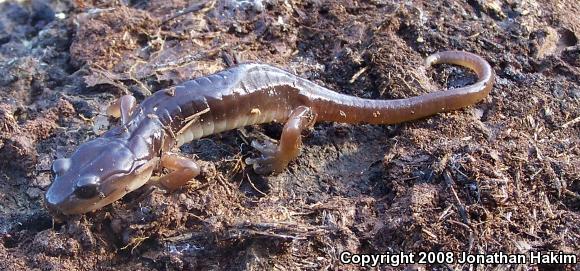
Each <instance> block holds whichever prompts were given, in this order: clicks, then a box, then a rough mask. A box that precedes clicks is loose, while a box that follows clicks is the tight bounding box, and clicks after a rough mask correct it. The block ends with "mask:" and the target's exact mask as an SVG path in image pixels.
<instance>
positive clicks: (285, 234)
mask: <svg viewBox="0 0 580 271" xmlns="http://www.w3.org/2000/svg"><path fill="white" fill-rule="evenodd" d="M578 14H580V4H578V2H577V1H575V0H553V1H538V2H536V1H533V0H522V1H515V0H491V1H483V0H470V1H459V0H446V1H412V2H411V1H389V0H386V1H382V0H368V1H353V0H331V1H321V0H304V1H299V0H298V1H294V0H286V1H281V0H264V1H260V0H254V1H234V0H217V1H201V2H189V3H188V2H186V1H182V0H171V1H160V0H153V1H147V0H125V1H83V0H77V1H73V2H69V1H67V0H53V1H45V0H32V1H3V0H0V270H191V269H194V270H206V269H212V270H264V269H265V270H272V269H276V270H298V269H302V270H351V269H358V268H359V267H357V266H356V265H342V264H341V263H340V262H339V255H340V253H341V252H343V251H350V252H353V253H387V252H390V253H398V252H415V253H417V252H419V251H433V252H439V251H455V252H459V251H465V252H469V253H473V254H475V253H494V252H499V251H501V252H504V253H528V252H529V251H547V250H554V251H561V252H565V253H576V254H578V251H580V225H579V224H580V223H579V221H580V136H579V134H580V124H579V123H580V106H579V105H580V45H579V44H578V38H579V37H580V17H579V16H578ZM448 49H458V50H465V51H470V52H474V53H477V54H480V55H481V56H483V57H484V58H485V59H487V60H488V61H489V62H490V64H491V65H492V66H493V68H494V70H495V72H496V74H497V79H496V82H495V87H494V88H493V90H492V92H491V94H490V96H489V97H488V98H487V99H486V100H485V101H483V102H480V103H478V104H477V105H475V106H473V107H470V108H466V109H463V110H459V111H456V112H452V113H446V114H438V115H436V116H433V117H430V118H427V119H423V120H419V121H414V122H410V123H404V124H400V125H391V126H386V125H385V126H381V125H346V124H340V123H321V124H318V125H316V127H315V128H314V129H313V130H312V131H311V132H309V133H308V134H306V135H305V136H304V139H305V140H304V141H305V146H304V149H303V151H302V154H301V155H300V157H299V158H298V159H297V161H295V162H294V163H292V164H291V165H290V167H289V168H288V170H286V171H285V172H284V173H282V174H279V175H276V176H265V177H262V176H258V175H256V174H254V173H253V171H252V169H251V168H250V167H248V166H246V165H245V164H244V163H243V160H244V158H246V157H250V156H253V155H256V151H255V150H253V149H252V148H251V147H249V145H248V144H247V143H248V142H250V141H251V140H252V139H254V138H259V137H262V136H264V135H266V136H271V137H274V138H276V137H278V136H279V135H280V125H275V124H271V125H261V126H254V127H246V128H244V129H240V130H236V131H230V132H226V133H222V134H219V135H215V136H211V137H208V138H204V139H201V140H197V141H195V142H192V143H191V144H186V145H185V146H183V147H182V148H181V151H182V153H184V154H186V155H188V156H191V157H194V158H195V159H197V160H198V161H200V162H201V163H202V164H203V165H204V166H203V174H202V176H201V177H199V178H197V179H196V180H195V181H194V182H192V183H191V184H190V185H189V186H188V187H186V188H184V189H182V190H179V191H176V192H174V193H169V194H165V193H162V192H160V191H157V190H153V191H151V190H147V189H140V190H138V191H135V192H133V193H131V194H129V195H128V196H126V197H125V198H123V199H122V200H121V201H119V202H116V203H114V204H112V205H111V206H108V207H106V208H103V209H101V210H99V211H96V212H94V213H90V214H87V215H84V216H78V217H73V218H71V219H69V220H67V221H65V222H57V221H53V220H52V218H51V217H50V215H49V214H48V213H47V211H46V209H44V207H43V203H42V202H43V200H42V199H43V195H44V192H45V191H46V189H47V187H48V186H49V185H50V182H51V179H52V175H51V171H50V167H51V163H52V161H53V160H54V159H56V158H60V157H67V156H68V155H70V154H71V152H72V151H74V149H75V148H76V146H77V145H79V144H80V143H82V142H84V141H86V140H88V139H90V138H94V137H96V136H98V135H99V134H101V133H103V132H105V131H106V130H107V129H108V128H109V127H110V126H112V125H115V121H113V120H112V119H109V118H107V117H106V116H105V115H103V110H104V108H105V106H106V105H107V104H109V103H111V102H112V101H113V100H114V99H115V97H118V96H119V95H122V94H124V93H132V94H134V95H135V96H136V97H137V98H138V99H139V100H142V99H143V98H144V97H146V96H147V95H149V94H150V93H152V92H155V91H157V90H159V89H163V88H165V87H168V86H173V85H175V84H178V83H180V82H183V81H185V80H188V79H191V78H195V77H198V76H201V75H207V74H210V73H212V72H215V71H219V70H222V69H224V68H226V67H227V64H228V63H229V62H248V61H259V62H263V63H269V64H273V65H276V66H279V67H283V68H285V69H287V70H290V71H292V72H294V73H296V74H298V75H300V76H303V77H305V78H308V79H310V80H313V81H315V82H317V83H319V84H322V85H325V86H328V87H330V88H332V89H335V90H337V91H339V92H343V93H348V94H351V95H355V96H360V97H367V98H377V99H378V98H382V99H394V98H405V97H411V96H415V95H419V94H422V93H426V92H429V91H435V90H436V89H440V88H443V87H460V86H463V85H467V84H470V83H473V82H474V80H475V76H474V75H473V74H471V73H470V72H468V71H466V70H464V69H461V68H458V67H454V66H449V65H440V66H437V67H435V68H434V69H425V68H424V67H423V65H422V61H423V59H424V57H426V56H427V55H429V54H431V53H434V52H437V51H443V50H448ZM391 268H393V269H396V270H397V269H404V268H407V269H408V270H421V269H437V270H506V269H513V270H536V269H540V270H561V269H567V270H579V269H578V268H579V267H578V265H573V264H571V265H567V266H562V265H550V264H542V265H530V264H523V265H499V266H494V265H491V266H483V265H468V264H459V263H453V264H431V265H403V266H398V267H390V266H388V265H385V266H382V267H380V269H381V270H388V269H391Z"/></svg>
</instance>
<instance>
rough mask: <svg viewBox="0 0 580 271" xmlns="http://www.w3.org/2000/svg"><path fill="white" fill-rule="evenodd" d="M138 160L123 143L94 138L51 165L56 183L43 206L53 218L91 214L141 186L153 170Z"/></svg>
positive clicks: (54, 182)
mask: <svg viewBox="0 0 580 271" xmlns="http://www.w3.org/2000/svg"><path fill="white" fill-rule="evenodd" d="M146 162H147V161H146V160H137V159H136V158H135V155H134V154H133V152H131V150H130V149H128V148H127V147H126V145H125V144H123V142H122V141H119V140H115V139H109V138H97V139H94V140H91V141H89V142H86V143H84V144H82V145H81V146H80V147H79V148H78V149H77V150H76V151H75V152H74V153H73V155H72V156H71V157H70V158H61V159H57V160H55V161H54V163H53V165H52V170H53V172H54V175H55V179H54V181H53V182H52V184H51V186H50V188H49V189H48V191H47V192H46V197H45V203H46V207H47V208H48V209H49V211H50V212H51V213H52V214H53V215H55V216H58V215H74V214H82V213H86V212H90V211H93V210H96V209H99V208H101V207H103V206H105V205H108V204H110V203H112V202H113V201H116V200H118V199H120V198H121V197H123V196H124V195H125V194H127V193H128V192H131V191H133V190H135V189H137V188H138V187H140V186H142V185H143V184H145V183H146V182H147V180H149V178H150V177H151V174H152V171H153V168H154V167H153V166H150V163H149V164H146Z"/></svg>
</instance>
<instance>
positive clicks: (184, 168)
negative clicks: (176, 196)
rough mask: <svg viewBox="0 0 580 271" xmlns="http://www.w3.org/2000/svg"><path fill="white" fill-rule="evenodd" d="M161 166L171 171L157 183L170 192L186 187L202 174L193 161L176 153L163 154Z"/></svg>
mask: <svg viewBox="0 0 580 271" xmlns="http://www.w3.org/2000/svg"><path fill="white" fill-rule="evenodd" d="M160 165H161V166H162V167H164V168H167V169H169V170H171V172H170V173H169V174H167V175H164V176H162V177H161V178H159V180H158V181H157V182H158V183H159V184H161V185H162V186H163V187H164V188H166V189H169V190H176V189H178V188H180V187H182V186H184V185H185V184H187V182H189V181H191V179H193V178H194V177H195V176H197V175H199V172H200V169H199V166H198V165H197V164H196V163H195V162H194V161H193V160H191V159H189V158H187V157H183V156H181V155H178V154H175V153H169V152H168V153H165V154H163V155H162V156H161V163H160Z"/></svg>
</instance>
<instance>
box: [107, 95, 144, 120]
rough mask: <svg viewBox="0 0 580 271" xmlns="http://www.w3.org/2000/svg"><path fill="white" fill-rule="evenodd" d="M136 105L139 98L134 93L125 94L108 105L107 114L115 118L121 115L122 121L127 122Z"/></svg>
mask: <svg viewBox="0 0 580 271" xmlns="http://www.w3.org/2000/svg"><path fill="white" fill-rule="evenodd" d="M136 106H137V100H136V99H135V97H133V95H123V96H121V97H120V98H119V99H117V100H116V101H114V102H113V103H112V104H111V105H109V107H107V114H108V115H110V116H112V117H114V118H119V117H121V123H123V124H126V123H127V122H128V121H129V117H130V116H131V113H133V110H134V109H135V107H136Z"/></svg>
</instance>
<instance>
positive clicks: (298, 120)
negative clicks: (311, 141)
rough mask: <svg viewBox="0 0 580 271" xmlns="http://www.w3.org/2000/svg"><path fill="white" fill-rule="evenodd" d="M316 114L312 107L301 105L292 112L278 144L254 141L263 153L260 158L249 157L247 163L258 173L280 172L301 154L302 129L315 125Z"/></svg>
mask: <svg viewBox="0 0 580 271" xmlns="http://www.w3.org/2000/svg"><path fill="white" fill-rule="evenodd" d="M315 121H316V114H315V113H314V112H313V111H312V109H311V108H310V107H306V106H299V107H297V108H296V109H294V110H293V111H292V113H290V116H289V118H288V121H287V122H286V124H285V125H284V129H283V130H282V136H281V138H280V143H279V144H278V145H276V144H274V143H271V142H264V143H258V142H257V141H253V142H252V147H254V148H256V149H257V150H258V151H260V152H261V153H262V155H261V156H260V157H258V158H248V159H246V163H247V164H249V165H252V166H253V167H254V171H255V172H256V173H258V174H268V173H272V172H274V173H279V172H281V171H283V170H284V169H285V168H286V167H287V166H288V163H289V162H290V161H292V160H294V159H295V158H296V157H297V156H298V154H300V148H301V146H302V131H303V130H305V129H308V128H310V127H312V125H314V122H315Z"/></svg>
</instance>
